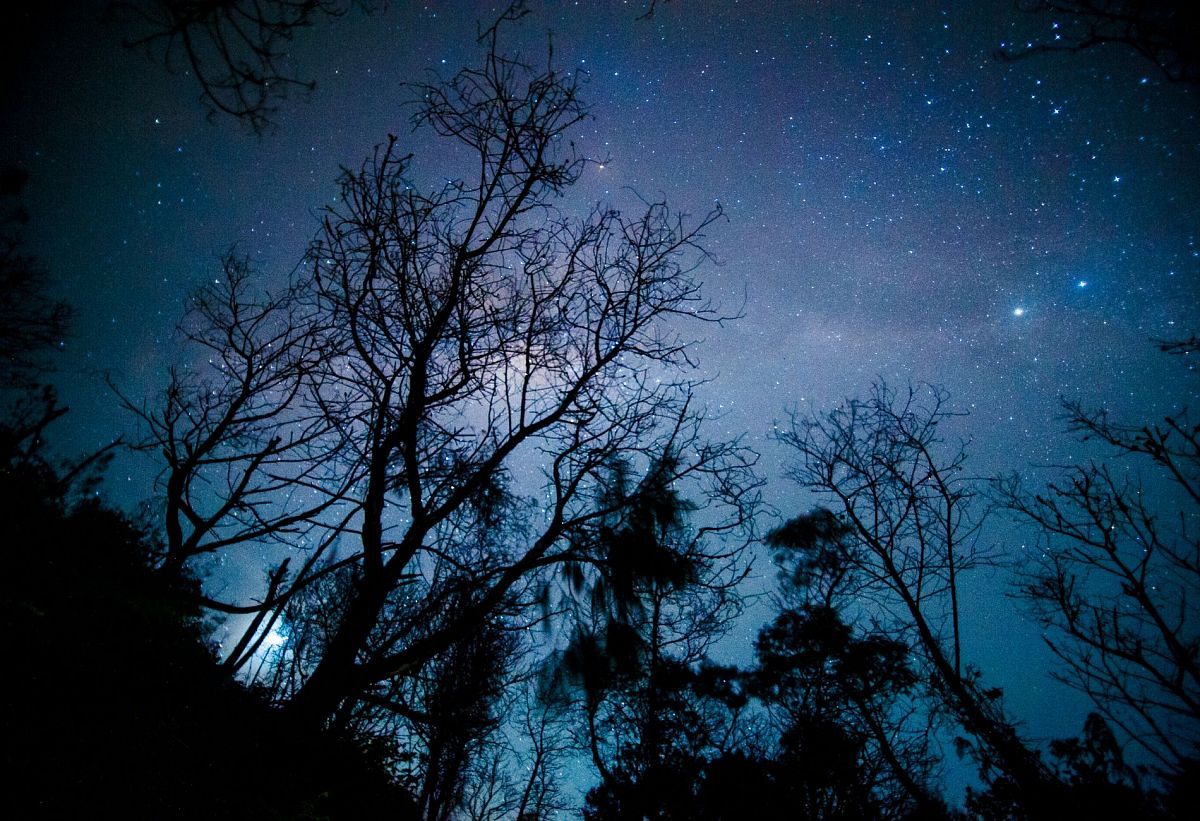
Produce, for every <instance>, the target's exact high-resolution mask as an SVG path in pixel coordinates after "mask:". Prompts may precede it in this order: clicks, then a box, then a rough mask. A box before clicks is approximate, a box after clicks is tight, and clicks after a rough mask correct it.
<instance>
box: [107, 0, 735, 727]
mask: <svg viewBox="0 0 1200 821" xmlns="http://www.w3.org/2000/svg"><path fill="white" fill-rule="evenodd" d="M521 13H522V12H521V10H520V8H519V7H515V8H512V9H510V10H509V11H508V12H507V13H506V14H505V15H504V16H503V17H502V18H501V21H500V23H498V24H497V25H496V26H493V27H492V28H490V29H488V30H487V31H486V32H484V34H483V36H482V38H481V42H482V45H483V46H484V48H485V49H486V55H485V58H484V60H483V63H482V65H481V66H480V67H479V68H475V69H467V70H464V71H462V72H460V73H458V74H457V75H456V76H454V77H453V78H451V79H449V80H446V81H437V82H431V83H428V84H424V85H419V86H417V87H416V88H415V89H414V91H415V95H414V96H415V98H416V113H415V114H414V122H415V123H416V124H417V125H418V126H424V127H429V128H432V129H433V130H434V131H435V132H436V133H437V134H438V135H440V136H441V137H443V138H444V139H445V140H446V141H447V142H448V143H449V144H451V145H452V146H455V149H454V151H453V152H451V153H450V154H449V156H452V157H460V158H461V157H465V158H467V159H466V168H465V170H464V172H463V174H462V175H461V176H454V175H451V176H448V177H446V179H447V180H448V181H447V182H446V183H445V185H443V186H442V187H441V188H440V189H438V190H435V191H432V192H422V191H420V190H418V188H417V187H416V186H415V185H414V184H413V183H412V182H411V181H410V179H409V177H408V174H409V162H408V158H407V157H405V156H403V155H402V154H401V152H400V151H399V150H398V148H397V142H396V140H395V138H391V139H389V140H388V142H387V143H386V144H385V145H383V146H381V147H379V148H378V149H377V151H376V152H375V154H374V156H373V157H371V158H370V159H369V160H367V161H366V162H365V163H364V164H363V165H362V166H361V168H359V169H358V170H355V171H346V172H345V173H344V175H343V177H342V180H341V183H342V184H341V195H340V197H339V198H338V200H337V204H336V205H335V206H333V207H332V208H330V209H329V211H328V213H327V215H326V218H325V220H324V226H323V229H322V231H321V233H320V236H319V237H318V239H317V240H316V241H315V242H314V244H313V246H312V250H311V254H310V260H311V268H310V269H309V278H307V279H305V280H304V281H302V282H301V283H300V284H299V285H298V286H297V287H296V289H295V292H294V293H293V294H290V295H288V296H287V297H286V298H283V299H281V300H280V301H278V302H275V301H267V302H261V301H255V300H253V299H248V296H249V293H248V291H247V290H246V283H247V280H246V279H245V278H244V277H242V276H241V271H240V270H239V269H238V268H237V266H230V265H227V266H226V268H227V269H230V268H232V271H230V270H227V272H226V273H227V277H226V279H227V280H228V282H229V284H228V285H219V286H218V290H219V291H220V294H219V298H218V296H215V295H214V296H211V297H210V298H208V299H207V301H203V302H201V303H199V306H200V307H199V318H200V319H201V320H203V322H201V323H200V327H201V328H202V329H201V330H198V331H196V332H195V333H194V334H193V338H194V341H195V342H196V343H198V344H199V345H201V346H207V347H209V348H211V349H212V350H213V351H214V353H215V354H216V356H215V357H214V364H215V366H216V373H215V374H213V375H212V376H211V378H206V380H198V381H197V380H194V378H192V377H189V376H188V375H187V374H186V373H177V374H176V376H175V377H174V378H173V381H172V386H171V387H170V388H169V389H168V392H167V395H166V397H165V399H164V402H163V406H162V408H155V409H151V408H142V407H140V406H136V405H134V403H132V402H130V403H129V404H130V405H131V406H132V407H133V409H134V410H135V412H137V413H138V414H139V415H140V416H141V418H142V419H143V421H144V422H145V423H146V425H147V427H148V428H149V430H150V435H149V437H148V439H147V441H146V447H147V448H153V449H156V450H158V451H159V452H161V453H162V454H163V456H164V457H165V459H166V462H167V468H166V473H165V479H164V485H165V490H166V496H167V530H168V534H169V539H168V542H169V546H168V551H167V562H168V563H169V564H172V565H179V564H181V563H183V562H186V561H188V560H189V559H190V558H191V557H193V556H197V555H201V554H213V553H219V552H223V551H227V550H230V549H233V548H234V547H235V546H236V545H239V544H242V545H244V544H251V543H255V542H259V541H261V540H263V539H279V540H285V541H287V542H288V543H289V544H290V545H292V546H298V544H299V539H300V536H302V535H306V536H308V537H309V542H310V545H311V544H315V545H316V547H315V548H312V549H311V550H310V552H309V562H310V564H309V565H307V566H306V567H305V568H304V569H303V570H302V571H300V573H299V574H298V576H297V577H295V578H293V579H292V580H291V581H290V582H289V583H287V584H286V585H285V584H284V583H283V582H282V581H281V582H279V583H278V584H279V592H277V593H276V594H274V596H268V597H267V600H266V601H263V602H260V603H252V604H249V605H242V606H241V609H242V611H244V612H254V613H259V612H265V611H266V610H272V612H276V613H277V612H278V611H279V608H285V607H287V606H288V605H287V600H289V599H291V598H292V597H294V596H297V595H298V594H299V592H300V590H301V588H305V587H307V588H308V589H309V590H311V591H314V592H316V591H319V590H321V589H323V588H324V587H325V585H324V584H323V583H322V584H317V580H318V579H325V580H329V581H330V582H332V581H333V580H335V579H342V580H344V583H341V582H339V583H338V585H337V587H338V591H337V596H338V599H337V600H336V601H335V602H333V604H332V606H330V607H327V608H323V609H321V612H322V613H324V614H325V615H326V616H328V619H327V621H326V627H325V628H324V629H322V630H320V631H316V632H314V633H309V634H307V635H309V636H310V637H311V639H312V640H311V642H310V644H309V647H310V648H312V650H313V652H304V653H288V654H285V656H286V657H287V658H289V659H290V660H291V661H289V663H288V669H289V670H290V671H292V672H294V673H295V675H296V676H297V678H295V679H289V680H288V682H289V683H286V684H285V689H286V690H287V692H289V693H291V698H290V699H289V700H288V705H287V708H288V710H289V711H290V712H291V713H292V714H293V715H294V716H295V717H296V718H298V719H299V720H301V721H305V722H321V721H324V720H326V719H329V718H330V717H332V716H334V715H335V714H338V715H339V721H341V720H343V717H344V716H346V715H353V714H354V713H355V711H356V710H357V709H360V707H361V706H362V704H365V703H367V702H371V703H372V704H373V705H374V706H378V701H379V700H380V699H383V700H387V699H388V698H389V697H390V696H391V695H392V694H393V693H394V692H396V691H397V688H398V687H399V686H400V685H399V684H398V682H403V680H404V678H405V677H406V676H412V675H415V674H417V673H418V672H420V671H422V670H425V669H427V667H428V665H429V664H430V663H432V662H433V661H434V660H435V659H436V658H438V657H439V656H440V655H441V654H442V653H444V652H446V651H447V650H448V649H449V648H451V647H453V646H455V645H456V644H457V643H458V642H460V641H463V640H465V639H466V638H467V637H469V636H471V635H473V634H475V632H476V631H478V630H479V629H480V627H481V626H482V625H483V624H485V623H489V622H493V621H496V620H499V621H500V622H502V623H503V624H504V625H506V629H517V628H521V627H523V626H528V625H529V624H532V623H535V622H536V621H537V619H538V618H539V616H538V615H537V614H538V607H537V604H538V601H539V599H538V591H539V590H541V589H542V587H543V584H544V581H545V579H546V578H547V576H548V574H550V573H552V571H553V569H554V568H555V567H560V566H563V565H566V564H573V565H582V566H584V567H598V566H600V565H602V564H603V563H605V562H607V561H608V559H609V557H608V556H606V555H603V554H602V553H601V551H602V550H603V548H604V545H603V542H602V541H601V540H597V539H595V538H592V537H591V535H590V534H591V532H592V531H594V530H595V528H597V527H598V526H599V523H600V522H601V521H602V520H604V518H605V517H608V516H612V515H613V514H614V513H615V512H616V506H618V505H620V504H624V501H619V502H618V501H606V500H605V498H606V497H605V492H606V489H605V486H604V478H603V476H604V474H605V472H606V471H607V468H608V466H609V465H611V464H612V463H613V462H614V460H623V461H624V462H625V463H627V464H629V465H630V467H631V470H634V471H649V470H654V471H656V481H662V482H665V483H667V484H668V485H669V484H671V483H676V482H677V483H680V486H681V487H683V486H688V487H691V488H693V489H694V491H695V492H696V493H697V494H703V498H706V499H710V500H711V501H712V505H711V506H710V508H709V509H708V511H707V518H706V521H705V523H704V529H703V530H704V533H706V534H711V533H721V532H724V531H727V530H729V529H732V528H735V527H740V526H742V525H744V524H745V522H746V521H747V519H748V517H749V510H750V507H751V506H752V503H753V498H754V487H755V486H756V482H755V480H754V478H753V476H752V465H753V456H752V454H750V453H749V452H748V451H746V450H745V449H743V448H741V447H740V446H739V445H737V444H736V443H709V442H707V441H705V440H704V438H703V437H702V436H701V432H700V422H701V418H702V414H701V413H699V412H697V411H696V410H694V409H693V408H692V404H691V391H692V388H693V381H692V380H690V379H689V378H688V375H687V371H688V369H689V368H691V367H692V366H693V362H692V359H691V358H690V355H689V344H690V341H691V340H690V339H689V338H688V337H686V336H684V335H683V334H682V333H681V330H680V329H681V328H682V327H683V326H684V325H685V323H687V322H689V321H708V322H717V321H720V320H721V319H722V318H723V317H722V316H721V315H720V314H719V313H718V312H717V311H716V310H715V309H714V308H713V307H711V306H710V305H709V304H708V303H707V302H705V301H704V299H703V298H702V296H701V293H700V284H699V282H698V281H697V280H696V279H695V277H694V275H693V274H694V271H695V269H696V267H697V266H698V265H699V264H701V263H702V262H704V261H705V260H706V259H707V255H706V253H705V252H704V250H703V248H702V246H701V241H702V239H703V236H704V231H705V229H707V228H708V227H709V226H711V225H712V224H713V223H714V222H715V221H716V220H717V219H718V218H719V217H720V209H719V207H718V208H715V209H714V210H712V211H711V212H710V213H708V214H706V215H705V216H703V217H701V218H700V219H698V220H690V219H688V218H687V217H686V216H684V215H681V214H676V213H674V212H673V211H671V210H670V209H669V208H668V207H667V206H666V205H665V204H664V203H661V202H651V203H643V205H642V208H641V209H640V213H635V214H632V215H629V214H623V213H620V212H618V211H616V210H614V209H611V208H605V207H597V208H596V209H594V210H593V211H592V213H591V214H590V215H589V216H588V217H586V218H584V219H571V218H568V217H567V216H565V215H564V214H562V213H561V212H559V211H558V209H557V208H556V206H555V200H556V199H557V198H558V197H559V196H560V195H561V194H562V193H563V192H564V191H565V190H566V188H567V187H569V186H570V185H571V184H572V183H574V182H575V181H577V180H578V179H579V178H580V175H581V174H582V173H583V172H584V170H585V168H586V167H587V160H586V159H585V158H584V157H583V156H581V155H579V154H578V153H577V152H576V151H575V149H574V146H573V144H572V143H571V141H570V139H569V133H570V130H571V129H572V128H574V127H576V126H578V125H579V124H580V123H581V122H582V121H583V120H584V118H585V117H586V110H585V108H584V106H583V104H582V103H581V102H580V100H579V96H578V82H579V78H578V76H577V75H576V74H575V73H573V72H570V71H566V72H564V71H561V70H558V69H556V68H555V67H554V66H553V61H552V54H548V56H547V58H546V59H547V62H546V66H545V67H544V68H540V69H539V68H535V67H534V66H533V65H531V64H529V63H526V62H524V61H522V60H520V59H515V58H509V57H505V56H503V55H502V54H501V53H500V52H499V50H498V48H497V38H498V28H499V26H500V25H501V23H504V22H506V21H508V20H510V19H513V18H514V17H518V16H520V15H521ZM281 351H285V352H281ZM539 472H540V474H541V479H542V482H541V485H542V487H541V490H540V491H539V492H538V495H537V496H536V497H535V498H532V499H531V498H530V497H529V496H528V490H527V488H532V487H533V486H534V481H535V480H536V475H537V474H538V473H539ZM205 484H207V488H206V489H205V488H204V487H203V486H204V485H205ZM518 488H521V489H522V490H521V491H520V492H518ZM205 494H207V495H205ZM207 499H211V500H212V501H211V503H210V504H209V505H208V506H205V505H204V504H203V502H204V501H205V500H207ZM341 502H344V503H345V504H344V506H343V507H338V503H341ZM335 508H336V510H335ZM323 551H327V552H323ZM317 555H324V558H323V559H322V560H321V561H320V562H318V560H317V558H316V556H317ZM335 556H336V559H335V558H334V557H335ZM318 565H320V567H321V568H322V569H318ZM268 575H269V582H270V581H271V580H272V579H274V578H275V577H274V575H273V574H268ZM268 592H269V591H268ZM296 601H299V600H298V599H297V600H296ZM308 601H309V604H308V605H306V606H307V607H308V608H309V610H310V611H314V612H315V609H314V607H313V606H312V602H311V599H310V600H308ZM224 606H225V608H226V609H231V610H236V609H237V608H235V607H233V606H232V605H230V604H229V603H224ZM318 609H319V608H318ZM266 618H267V617H264V620H265V619H266ZM293 626H297V625H295V624H294V625H293ZM262 629H263V626H262V624H261V623H260V624H259V630H260V635H261V630H262ZM297 632H301V633H303V632H304V631H303V630H299V631H297ZM242 655H243V656H244V655H245V652H244V650H243V653H242ZM281 683H282V682H281ZM401 689H402V688H401ZM360 702H361V703H360Z"/></svg>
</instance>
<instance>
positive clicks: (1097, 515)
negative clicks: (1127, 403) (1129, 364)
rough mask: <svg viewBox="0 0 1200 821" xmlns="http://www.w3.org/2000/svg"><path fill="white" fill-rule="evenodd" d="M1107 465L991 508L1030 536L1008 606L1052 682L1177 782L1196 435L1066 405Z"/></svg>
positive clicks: (1189, 655) (1196, 725)
mask: <svg viewBox="0 0 1200 821" xmlns="http://www.w3.org/2000/svg"><path fill="white" fill-rule="evenodd" d="M1064 406H1065V408H1066V411H1067V418H1068V421H1069V425H1070V428H1071V430H1072V431H1074V432H1075V433H1076V434H1078V435H1079V437H1080V438H1081V439H1082V440H1084V441H1088V440H1092V441H1098V442H1100V443H1102V444H1103V445H1105V446H1107V448H1108V449H1109V451H1110V453H1111V454H1112V458H1110V459H1108V460H1106V461H1103V462H1093V463H1090V464H1087V465H1082V466H1079V467H1076V468H1074V469H1072V470H1071V471H1070V472H1069V473H1068V474H1067V475H1065V476H1064V477H1063V478H1062V479H1060V480H1058V481H1055V482H1053V483H1051V484H1050V485H1048V486H1047V487H1046V489H1045V490H1043V491H1041V492H1038V493H1029V492H1026V491H1025V490H1023V489H1022V487H1021V485H1020V483H1019V482H1018V481H1017V480H1016V479H1015V478H1013V479H1010V480H1008V481H1006V482H1003V483H1001V485H1000V489H1001V493H1002V499H1003V501H1004V502H1005V503H1006V504H1007V505H1008V507H1009V508H1011V509H1012V510H1013V511H1015V512H1016V513H1018V514H1019V515H1020V516H1021V517H1023V518H1024V519H1026V520H1028V521H1031V522H1033V523H1034V524H1036V525H1037V526H1038V527H1039V528H1041V530H1042V533H1043V536H1044V541H1043V543H1042V546H1041V547H1042V554H1041V562H1040V566H1039V567H1038V568H1037V569H1035V570H1033V571H1031V572H1029V573H1028V574H1027V575H1026V577H1025V579H1024V581H1023V583H1022V584H1021V587H1020V595H1021V596H1022V597H1023V598H1024V599H1026V600H1027V601H1028V602H1029V603H1030V604H1031V605H1032V606H1033V609H1034V612H1035V613H1036V614H1037V616H1038V618H1039V619H1040V621H1041V622H1042V624H1043V625H1044V626H1045V627H1046V629H1047V633H1046V634H1045V635H1046V642H1047V644H1049V646H1050V648H1051V650H1052V651H1053V652H1054V653H1055V655H1056V656H1058V658H1059V659H1060V660H1061V661H1062V662H1063V669H1062V671H1060V672H1058V673H1056V674H1055V675H1056V677H1057V678H1058V679H1060V680H1061V681H1063V682H1065V683H1067V684H1068V685H1070V686H1072V687H1075V688H1076V689H1078V690H1080V691H1082V692H1083V693H1085V694H1086V695H1087V696H1088V697H1089V698H1090V699H1091V701H1092V703H1093V704H1094V705H1095V707H1096V710H1097V711H1098V712H1099V713H1100V715H1102V716H1103V717H1104V718H1105V719H1106V720H1107V721H1108V722H1110V723H1111V724H1113V725H1114V726H1116V727H1119V728H1120V729H1121V730H1122V731H1124V733H1125V736H1126V738H1127V739H1128V740H1129V741H1132V742H1133V743H1134V744H1136V745H1138V746H1140V747H1141V748H1142V749H1143V750H1144V751H1145V752H1147V753H1148V754H1149V755H1150V756H1151V757H1152V760H1153V761H1155V763H1156V764H1157V766H1158V767H1159V768H1160V769H1161V770H1162V771H1163V772H1164V773H1166V774H1168V775H1172V776H1178V775H1179V774H1181V773H1182V772H1183V771H1184V769H1185V768H1186V767H1187V766H1188V763H1189V760H1194V759H1195V757H1196V755H1197V745H1198V744H1200V630H1198V624H1200V539H1198V538H1197V532H1198V530H1200V427H1197V426H1196V425H1195V424H1194V423H1192V422H1191V421H1190V420H1189V418H1188V415H1187V413H1186V411H1185V412H1182V413H1179V414H1175V415H1171V416H1167V417H1166V418H1165V419H1163V421H1162V422H1159V423H1157V424H1147V425H1144V426H1136V425H1134V426H1129V425H1123V424H1120V423H1118V422H1116V421H1113V420H1112V419H1110V418H1109V417H1108V415H1107V414H1105V413H1104V412H1103V411H1100V412H1089V411H1087V410H1085V409H1084V408H1083V407H1081V406H1080V405H1079V404H1077V403H1073V402H1068V403H1065V405H1064Z"/></svg>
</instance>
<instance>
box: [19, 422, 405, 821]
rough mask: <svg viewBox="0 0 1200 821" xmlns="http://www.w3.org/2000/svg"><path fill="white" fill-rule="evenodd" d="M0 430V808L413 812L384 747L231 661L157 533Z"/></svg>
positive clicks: (225, 814) (261, 814) (210, 813)
mask: <svg viewBox="0 0 1200 821" xmlns="http://www.w3.org/2000/svg"><path fill="white" fill-rule="evenodd" d="M11 432H12V430H11V428H8V427H3V428H0V435H2V436H4V437H5V445H6V450H5V452H4V453H2V454H0V459H2V461H0V543H3V544H4V545H5V551H6V569H5V573H4V574H3V578H2V579H0V620H2V624H3V630H4V635H5V637H6V645H7V647H6V659H7V660H6V664H5V667H6V671H5V676H6V682H7V683H6V686H5V688H4V691H5V695H4V704H3V731H2V734H3V736H4V746H3V761H2V763H0V766H2V767H3V771H4V773H5V776H6V781H7V783H8V787H7V788H6V793H7V795H6V799H5V806H6V810H7V812H10V813H13V815H12V817H20V818H67V817H76V818H82V817H93V816H95V815H98V814H101V813H103V812H104V811H105V809H106V808H109V809H115V810H116V811H117V812H118V813H119V814H120V816H121V817H125V818H235V817H257V818H360V817H363V816H364V814H365V815H366V816H369V817H370V816H382V815H384V814H385V813H386V814H389V816H390V817H400V818H403V817H405V814H406V812H411V813H412V817H415V811H412V810H406V809H405V808H411V807H413V802H412V799H411V798H410V797H409V796H408V794H407V793H406V792H405V791H404V790H402V789H400V788H398V787H396V786H393V784H392V779H391V777H390V776H389V774H388V772H387V771H386V769H385V768H384V766H383V761H384V759H383V757H382V756H381V754H380V753H381V751H380V750H372V749H370V748H366V747H364V746H362V745H361V744H359V743H357V742H356V741H354V740H351V739H349V738H347V737H345V736H342V735H338V734H336V733H333V732H327V731H320V732H305V731H299V730H296V729H295V728H293V727H291V726H290V725H288V724H286V723H285V722H284V721H283V720H282V719H281V717H280V715H279V714H278V712H277V711H275V710H273V709H271V707H270V705H269V702H268V700H267V698H266V694H264V693H263V692H261V691H255V690H247V689H246V688H244V687H243V686H242V685H240V684H238V683H237V682H235V681H233V680H232V679H231V678H230V677H229V676H228V674H227V673H226V672H225V671H223V670H222V669H221V667H220V666H219V665H218V663H217V659H216V658H215V656H214V654H213V649H212V648H211V647H210V646H209V644H208V641H207V631H206V629H205V621H204V619H203V614H202V612H201V611H200V609H199V608H198V607H197V605H196V603H195V602H196V599H195V592H196V585H195V584H194V583H193V582H189V581H182V580H179V579H177V578H170V577H167V576H164V575H163V574H161V573H158V572H155V571H154V570H153V568H152V558H153V556H154V555H155V553H156V543H155V540H154V539H153V538H152V537H151V536H149V535H147V533H146V532H145V531H144V530H143V529H142V528H140V527H139V526H137V525H136V524H134V523H133V522H131V521H130V520H129V519H127V518H126V517H124V516H122V515H121V514H119V513H116V512H114V511H113V510H111V509H109V508H106V507H105V506H104V505H103V504H102V503H100V502H98V501H96V500H95V499H94V498H82V499H81V498H78V497H76V496H75V495H74V494H73V493H71V488H69V487H66V486H64V485H63V483H62V474H61V472H59V471H56V470H55V469H53V468H52V467H51V466H50V465H48V464H47V463H45V462H43V461H41V460H38V459H30V458H27V457H26V456H24V455H23V454H21V453H18V452H14V451H13V450H12V449H11V444H12V440H11V439H8V438H7V437H8V435H9V434H11Z"/></svg>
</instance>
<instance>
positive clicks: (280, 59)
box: [109, 0, 371, 134]
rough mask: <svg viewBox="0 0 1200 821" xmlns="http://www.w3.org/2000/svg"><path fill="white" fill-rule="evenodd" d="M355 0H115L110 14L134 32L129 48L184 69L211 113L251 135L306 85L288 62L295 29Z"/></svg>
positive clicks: (308, 88)
mask: <svg viewBox="0 0 1200 821" xmlns="http://www.w3.org/2000/svg"><path fill="white" fill-rule="evenodd" d="M355 5H358V6H361V7H364V8H369V7H370V5H371V4H369V3H363V2H358V0H114V2H112V3H111V4H110V7H109V8H110V12H111V14H113V16H115V17H116V18H117V19H118V20H120V21H122V22H124V23H126V24H127V25H129V26H130V27H131V28H132V29H134V34H133V35H132V36H131V37H130V38H129V39H128V40H127V41H126V45H127V46H129V47H130V48H136V49H140V50H143V51H145V52H146V53H147V54H150V55H152V56H153V57H155V58H156V59H160V60H162V61H163V62H164V63H165V64H166V66H167V68H168V69H169V70H171V71H179V70H181V69H182V70H183V71H184V72H186V73H188V74H190V75H191V76H192V77H194V78H195V80H196V82H197V83H199V85H200V100H201V102H202V103H203V104H204V106H205V108H207V109H208V112H209V116H210V117H216V116H217V115H219V114H222V115H228V116H230V117H233V118H235V119H237V120H239V121H241V122H243V123H245V124H246V125H247V126H248V127H249V128H250V129H251V130H252V131H254V132H255V133H256V134H261V133H262V132H263V131H265V130H266V129H268V128H269V127H270V126H271V123H272V118H273V117H274V115H275V113H276V111H277V110H278V104H279V102H280V101H281V100H283V99H286V98H287V96H288V94H289V93H290V92H292V91H311V90H312V89H313V88H314V87H315V83H314V82H313V81H311V80H303V79H301V78H300V77H299V76H298V75H297V74H296V73H295V72H294V70H293V69H292V68H291V67H290V65H289V59H288V58H289V54H288V48H289V47H290V46H291V43H292V41H293V39H294V38H295V36H296V34H297V33H299V32H300V31H302V30H304V29H307V28H309V27H311V26H312V25H313V24H314V23H315V22H317V21H318V20H321V19H327V18H332V17H340V16H341V15H343V14H345V13H346V12H347V11H349V10H350V9H351V8H352V7H354V6H355Z"/></svg>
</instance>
